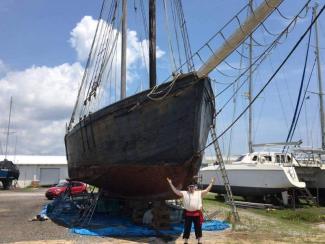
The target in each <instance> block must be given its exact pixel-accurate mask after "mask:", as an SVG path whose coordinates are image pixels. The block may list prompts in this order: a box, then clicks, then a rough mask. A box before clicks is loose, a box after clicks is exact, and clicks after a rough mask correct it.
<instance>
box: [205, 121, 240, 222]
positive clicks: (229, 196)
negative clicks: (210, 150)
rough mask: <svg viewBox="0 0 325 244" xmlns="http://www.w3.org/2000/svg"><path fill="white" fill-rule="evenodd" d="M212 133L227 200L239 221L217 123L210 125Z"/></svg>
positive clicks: (236, 219)
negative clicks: (217, 132) (218, 135)
mask: <svg viewBox="0 0 325 244" xmlns="http://www.w3.org/2000/svg"><path fill="white" fill-rule="evenodd" d="M210 133H211V138H212V141H213V145H214V150H215V151H216V161H217V163H218V164H219V169H220V172H221V176H222V180H223V183H224V186H225V189H226V193H227V199H226V202H227V203H228V204H229V205H230V206H231V211H232V215H233V216H234V218H235V221H236V222H239V221H240V219H239V215H238V212H237V207H236V204H235V202H234V197H233V195H232V191H231V187H230V184H229V179H228V176H227V172H226V168H225V163H224V162H223V158H222V154H221V150H220V147H219V143H218V140H217V135H216V131H215V123H214V124H213V125H211V127H210Z"/></svg>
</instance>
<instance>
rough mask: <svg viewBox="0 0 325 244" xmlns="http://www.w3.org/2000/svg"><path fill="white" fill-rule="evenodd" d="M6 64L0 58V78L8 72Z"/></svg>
mask: <svg viewBox="0 0 325 244" xmlns="http://www.w3.org/2000/svg"><path fill="white" fill-rule="evenodd" d="M8 70H9V68H8V66H7V65H6V64H5V63H4V62H3V60H1V59H0V78H1V77H2V76H4V75H5V74H6V73H7V72H8Z"/></svg>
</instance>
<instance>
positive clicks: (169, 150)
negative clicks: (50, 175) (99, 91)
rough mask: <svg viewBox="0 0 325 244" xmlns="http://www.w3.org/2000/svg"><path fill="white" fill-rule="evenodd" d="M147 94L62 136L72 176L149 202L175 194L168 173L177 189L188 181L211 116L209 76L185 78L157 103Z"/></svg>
mask: <svg viewBox="0 0 325 244" xmlns="http://www.w3.org/2000/svg"><path fill="white" fill-rule="evenodd" d="M169 85H171V84H170V83H166V84H165V85H164V86H163V87H162V88H161V89H164V88H165V89H166V88H168V87H169ZM167 90H168V89H167ZM148 92H149V91H145V92H142V93H139V94H137V95H135V96H132V97H129V98H127V99H124V100H122V101H120V102H118V103H115V104H113V105H110V106H108V107H105V108H104V109H102V110H99V111H97V112H96V113H93V114H91V115H90V116H88V117H87V118H85V119H84V120H82V121H81V122H79V123H78V124H77V125H76V126H75V127H74V128H73V129H72V130H71V131H70V132H69V133H68V134H67V135H66V137H65V142H66V151H67V159H68V163H69V164H68V166H69V176H70V178H71V179H76V180H81V181H84V182H86V183H89V184H92V185H95V186H97V187H100V188H103V189H105V191H107V192H109V193H110V194H111V196H112V197H120V198H131V199H153V200H154V199H171V198H175V195H174V194H173V193H172V192H171V190H170V189H169V187H168V185H167V182H166V177H170V178H172V179H173V181H174V183H175V184H176V185H177V186H178V187H183V186H185V185H187V184H188V183H189V182H190V181H191V180H192V178H193V176H194V175H196V174H197V173H198V170H199V167H200V165H201V161H202V153H200V152H199V151H200V149H202V148H203V147H204V146H205V143H206V140H207V136H208V132H209V128H210V125H211V124H212V118H213V114H214V104H213V92H212V89H211V85H210V80H209V79H208V78H204V79H201V80H198V79H197V77H196V76H195V74H190V75H187V76H183V77H181V78H180V79H178V80H177V81H176V82H175V83H174V84H173V87H172V89H171V91H170V93H169V95H168V96H166V97H165V98H164V99H162V100H158V101H153V100H151V99H149V98H148V97H147V94H148ZM211 98H212V99H211Z"/></svg>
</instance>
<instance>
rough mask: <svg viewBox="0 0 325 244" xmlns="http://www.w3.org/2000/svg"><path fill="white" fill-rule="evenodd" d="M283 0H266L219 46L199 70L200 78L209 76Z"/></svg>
mask: <svg viewBox="0 0 325 244" xmlns="http://www.w3.org/2000/svg"><path fill="white" fill-rule="evenodd" d="M282 1H283V0H264V1H263V3H262V4H261V5H260V6H259V7H258V8H257V9H256V10H255V11H254V13H253V14H252V15H251V16H250V17H249V18H248V19H247V20H246V21H245V22H244V23H243V24H242V25H241V27H238V29H237V30H236V31H235V32H234V33H233V34H232V35H231V36H230V37H229V38H228V39H227V40H226V41H225V42H224V44H223V45H222V46H221V47H220V48H218V49H217V50H216V51H215V52H214V54H213V55H212V56H211V57H210V58H209V59H208V60H207V62H205V63H204V64H203V65H202V66H201V68H200V69H199V70H198V72H197V75H198V77H199V78H201V77H205V76H207V75H208V74H209V73H210V72H211V71H212V70H214V68H215V67H217V66H218V65H219V64H220V63H221V62H222V61H223V60H224V59H225V58H226V57H228V55H229V54H231V53H232V52H233V51H234V50H235V49H236V48H237V47H238V46H239V45H240V44H241V43H242V42H243V41H244V40H245V39H246V37H247V36H249V35H250V34H251V33H252V32H253V31H254V30H255V28H256V27H257V26H259V24H260V23H261V22H262V21H264V19H265V18H266V17H267V16H268V15H269V14H271V13H272V11H273V10H274V9H275V8H277V7H278V6H279V5H280V4H281V3H282Z"/></svg>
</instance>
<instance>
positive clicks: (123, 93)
mask: <svg viewBox="0 0 325 244" xmlns="http://www.w3.org/2000/svg"><path fill="white" fill-rule="evenodd" d="M126 43H127V0H122V54H121V99H123V98H125V96H126V49H127V46H126Z"/></svg>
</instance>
